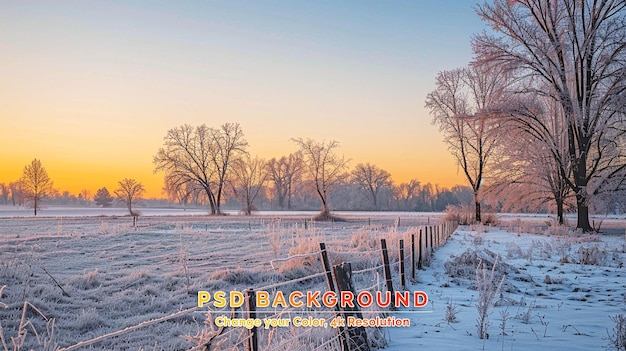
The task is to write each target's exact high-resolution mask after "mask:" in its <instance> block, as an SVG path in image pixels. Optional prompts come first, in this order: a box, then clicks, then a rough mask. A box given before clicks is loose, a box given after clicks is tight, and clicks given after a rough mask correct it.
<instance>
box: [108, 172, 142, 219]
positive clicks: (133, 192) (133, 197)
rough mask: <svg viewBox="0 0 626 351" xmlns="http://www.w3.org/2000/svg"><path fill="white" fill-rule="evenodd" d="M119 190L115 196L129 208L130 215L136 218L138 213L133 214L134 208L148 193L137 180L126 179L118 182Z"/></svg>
mask: <svg viewBox="0 0 626 351" xmlns="http://www.w3.org/2000/svg"><path fill="white" fill-rule="evenodd" d="M118 184H119V188H117V190H115V195H116V196H117V198H118V199H120V201H122V202H123V203H125V204H126V207H127V208H128V214H130V215H131V216H136V215H137V213H136V212H133V208H132V206H133V205H134V204H136V203H137V201H139V200H141V196H142V195H143V194H144V192H145V191H146V190H145V189H144V187H143V185H142V184H141V183H139V182H138V181H136V180H135V179H128V178H124V179H122V180H120V181H119V182H118Z"/></svg>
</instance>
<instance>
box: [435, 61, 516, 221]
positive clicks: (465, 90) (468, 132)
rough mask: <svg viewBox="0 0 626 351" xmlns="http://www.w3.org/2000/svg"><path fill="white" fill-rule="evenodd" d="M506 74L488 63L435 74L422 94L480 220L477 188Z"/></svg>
mask: <svg viewBox="0 0 626 351" xmlns="http://www.w3.org/2000/svg"><path fill="white" fill-rule="evenodd" d="M507 82H508V78H507V75H506V74H505V72H503V71H502V70H500V69H497V68H493V67H488V66H470V67H468V68H457V69H454V70H451V71H443V72H440V73H439V75H437V79H436V83H435V84H436V89H435V90H434V91H432V92H431V93H429V94H428V96H427V97H426V107H427V108H428V109H430V112H431V114H432V115H433V123H434V124H437V125H438V126H439V129H440V130H441V131H442V132H443V133H444V136H445V141H446V143H447V144H448V149H449V150H450V152H451V153H452V155H453V156H454V158H455V159H456V161H457V163H458V165H459V166H460V167H461V169H462V171H463V173H464V174H465V177H466V179H467V181H468V182H469V184H470V186H471V187H472V190H473V192H474V206H475V218H474V219H475V220H476V222H480V221H481V196H482V193H481V188H482V185H483V183H484V182H485V178H486V175H487V172H488V167H489V166H490V162H491V161H492V159H493V156H494V151H495V150H496V146H497V140H498V133H499V132H500V128H501V126H500V125H499V123H500V121H499V118H498V117H499V116H498V114H497V112H493V111H497V110H498V106H500V105H501V104H503V103H504V102H505V101H506V85H507Z"/></svg>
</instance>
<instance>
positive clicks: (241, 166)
mask: <svg viewBox="0 0 626 351" xmlns="http://www.w3.org/2000/svg"><path fill="white" fill-rule="evenodd" d="M265 166H266V162H265V160H264V159H262V158H258V157H254V158H253V157H251V156H250V155H249V154H247V155H246V156H244V157H243V158H241V159H239V160H237V162H234V163H233V165H232V172H233V175H234V176H233V179H232V181H231V186H232V190H233V193H234V194H235V196H236V197H239V198H240V199H241V203H242V205H243V212H244V214H245V215H248V216H249V215H251V214H252V211H253V210H254V200H255V199H256V197H257V196H258V195H259V192H260V191H261V190H262V189H263V185H264V184H265V180H266V179H267V173H266V172H265Z"/></svg>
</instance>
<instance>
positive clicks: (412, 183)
mask: <svg viewBox="0 0 626 351" xmlns="http://www.w3.org/2000/svg"><path fill="white" fill-rule="evenodd" d="M419 192H420V182H419V180H417V179H411V180H409V181H408V182H404V183H400V184H398V185H396V186H394V188H393V196H394V198H395V200H396V201H397V202H398V210H403V211H413V210H415V207H416V205H417V204H416V202H415V200H416V199H417V197H418V196H419Z"/></svg>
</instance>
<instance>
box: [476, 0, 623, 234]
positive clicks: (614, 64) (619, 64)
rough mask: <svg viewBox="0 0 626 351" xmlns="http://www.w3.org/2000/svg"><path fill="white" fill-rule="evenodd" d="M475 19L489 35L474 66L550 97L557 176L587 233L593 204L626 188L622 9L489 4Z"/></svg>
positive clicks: (616, 4)
mask: <svg viewBox="0 0 626 351" xmlns="http://www.w3.org/2000/svg"><path fill="white" fill-rule="evenodd" d="M476 11H477V13H478V15H479V16H480V17H481V18H482V19H483V20H484V21H485V22H486V23H487V24H488V25H489V26H490V27H491V29H492V31H491V32H489V33H488V32H485V33H483V34H481V35H478V36H476V37H475V38H474V40H473V46H474V50H475V52H476V54H477V61H478V62H482V63H488V64H491V65H494V64H495V65H499V66H501V67H503V68H505V69H509V70H511V71H515V72H516V73H517V75H518V76H520V77H523V79H524V84H523V90H522V91H521V93H525V94H538V95H545V96H548V97H549V98H551V99H553V100H554V101H555V102H557V103H558V104H559V105H560V107H561V109H562V110H563V113H564V117H565V121H566V123H565V125H564V126H563V128H564V129H563V130H564V131H565V133H566V135H567V153H566V155H567V160H564V161H565V162H564V163H563V164H559V165H558V166H559V172H560V174H561V177H562V178H563V180H564V181H565V182H566V183H567V184H568V186H569V187H570V188H571V189H572V190H573V191H574V193H575V195H576V207H577V213H578V218H577V227H578V228H580V229H583V230H585V231H591V230H592V229H593V228H592V227H591V225H590V222H589V204H590V202H591V200H592V198H593V196H594V195H598V194H601V193H602V192H606V191H617V190H619V189H621V188H623V187H624V185H626V177H625V176H624V174H625V170H626V162H625V159H626V157H625V156H626V155H625V152H626V151H624V145H623V144H621V143H620V142H619V140H621V139H622V138H623V133H624V131H625V130H626V127H625V122H624V121H625V120H626V119H625V118H624V117H625V111H626V64H625V62H626V2H625V1H623V0H600V1H598V0H517V1H510V0H493V1H490V2H485V3H483V4H482V5H480V6H478V7H477V9H476ZM519 118H520V119H521V120H524V119H525V118H526V117H525V116H520V117H519ZM539 127H540V128H542V126H541V125H540V126H539ZM568 165H571V170H569V169H568V168H567V166H568Z"/></svg>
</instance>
